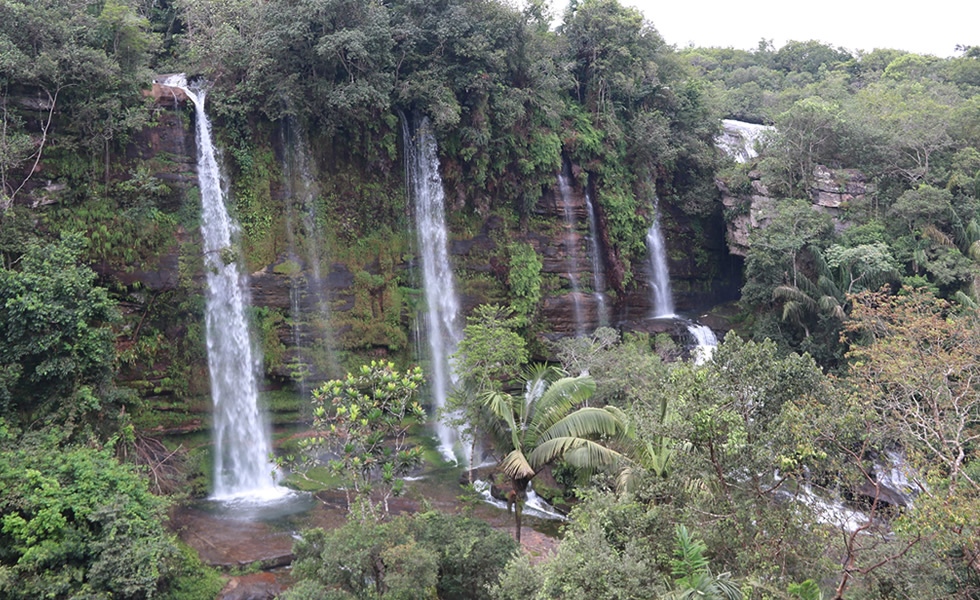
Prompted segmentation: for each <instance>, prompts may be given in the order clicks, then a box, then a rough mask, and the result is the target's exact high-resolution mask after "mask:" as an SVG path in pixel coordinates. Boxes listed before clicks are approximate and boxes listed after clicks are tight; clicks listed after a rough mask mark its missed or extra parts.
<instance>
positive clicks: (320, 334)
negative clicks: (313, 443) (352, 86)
mask: <svg viewBox="0 0 980 600" xmlns="http://www.w3.org/2000/svg"><path fill="white" fill-rule="evenodd" d="M282 138H283V165H282V167H283V182H284V190H283V191H284V193H285V196H286V209H287V219H286V237H287V242H288V243H289V256H290V258H291V259H292V260H296V261H297V264H296V265H295V266H294V267H293V269H292V272H291V273H290V286H289V301H290V320H291V321H292V329H293V343H294V345H295V347H296V348H297V351H300V352H304V351H305V354H306V355H304V354H302V353H301V354H299V355H297V356H296V358H295V364H293V366H292V368H293V370H294V371H295V372H296V373H295V378H296V379H297V380H298V381H299V384H300V391H301V392H302V394H303V396H304V397H306V396H307V395H308V392H309V377H310V375H312V374H313V371H314V366H313V365H314V363H315V362H316V361H315V360H314V359H313V357H312V356H311V355H310V354H311V353H312V352H316V351H320V352H323V353H325V354H326V356H325V357H323V358H324V359H325V362H326V363H327V370H328V371H329V372H331V373H336V372H338V371H339V369H338V368H337V366H336V361H335V358H334V354H333V347H332V346H333V345H332V343H331V341H332V336H331V335H330V330H329V325H328V324H329V322H330V304H329V299H330V297H329V292H328V289H327V285H326V281H325V280H324V278H323V276H322V275H321V267H320V265H321V262H322V252H323V237H322V235H321V233H320V228H319V226H318V224H317V197H318V195H319V188H318V186H317V183H316V178H315V177H314V176H313V171H312V169H311V167H310V154H309V151H308V147H307V144H306V141H305V140H304V139H303V136H302V133H301V132H300V131H299V129H298V128H297V127H296V123H295V120H294V119H293V118H292V117H288V118H287V119H286V120H285V121H284V125H283V127H282ZM300 256H302V262H303V263H305V264H306V266H307V270H306V271H302V270H301V269H300V265H299V262H300V260H299V257H300ZM310 298H312V299H313V302H312V303H311V302H309V300H308V299H310ZM304 300H305V301H304ZM310 304H312V308H313V310H312V312H311V311H310ZM304 324H305V325H306V326H307V327H306V330H305V335H304V328H303V325H304Z"/></svg>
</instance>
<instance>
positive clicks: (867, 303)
mask: <svg viewBox="0 0 980 600" xmlns="http://www.w3.org/2000/svg"><path fill="white" fill-rule="evenodd" d="M847 332H848V334H849V335H850V336H851V338H852V339H854V340H855V343H854V344H852V346H851V351H850V353H849V354H848V357H849V359H850V360H851V365H852V367H851V371H850V373H849V381H851V382H852V383H853V384H854V386H855V387H854V396H855V397H857V398H861V399H862V401H863V402H864V403H865V404H867V405H869V406H868V407H869V408H870V409H872V410H874V411H875V413H876V414H878V415H879V416H880V420H881V423H882V426H883V427H884V428H885V430H886V432H887V436H888V437H889V438H890V439H893V440H895V441H897V442H901V444H902V446H903V448H905V450H906V452H907V453H908V455H909V460H910V461H911V464H912V465H913V467H914V468H915V469H916V470H917V471H918V472H919V473H920V474H921V475H922V477H923V479H924V480H925V481H926V482H927V487H924V489H923V494H922V498H921V500H919V501H917V502H916V510H915V514H914V517H913V518H914V519H915V520H916V521H917V522H918V523H917V526H918V527H921V529H920V531H923V532H929V533H932V534H933V535H935V536H936V537H937V538H938V540H939V542H940V545H941V547H943V548H944V549H946V550H950V549H952V548H955V547H956V546H959V547H960V548H961V549H962V551H963V553H964V554H963V559H964V560H965V561H966V562H965V564H966V565H970V566H971V568H973V569H977V563H976V561H977V559H978V557H980V537H978V535H977V532H976V531H975V530H974V528H972V527H963V525H962V523H963V522H964V521H963V519H964V518H967V517H966V515H970V514H976V512H977V510H980V476H978V474H977V471H976V467H977V464H978V463H977V462H976V461H977V454H976V445H977V443H978V442H980V393H978V392H980V389H978V382H980V365H978V363H977V360H976V357H977V356H978V355H980V323H978V322H977V317H976V314H975V313H973V312H967V313H966V314H962V315H957V314H955V313H954V312H952V307H951V305H950V304H949V303H948V302H946V301H944V300H939V299H937V298H935V297H933V296H932V295H931V294H929V293H927V292H923V291H920V290H907V291H906V293H903V294H900V295H897V296H891V295H887V294H885V293H882V292H878V293H871V292H865V293H863V294H861V295H859V296H857V297H856V298H855V305H854V309H853V311H852V313H851V320H850V322H849V323H848V324H847Z"/></svg>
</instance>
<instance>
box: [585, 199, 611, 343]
mask: <svg viewBox="0 0 980 600" xmlns="http://www.w3.org/2000/svg"><path fill="white" fill-rule="evenodd" d="M585 210H586V211H587V213H588V219H589V252H590V254H591V255H592V256H591V258H592V289H593V290H594V291H593V292H592V295H593V296H594V297H595V299H596V306H597V307H598V309H599V326H600V327H607V326H608V325H609V307H607V306H606V295H605V291H606V273H605V270H604V269H603V268H602V251H601V250H600V249H599V232H598V228H597V227H596V220H597V215H596V213H595V208H594V207H593V206H592V196H591V194H589V190H588V189H586V190H585Z"/></svg>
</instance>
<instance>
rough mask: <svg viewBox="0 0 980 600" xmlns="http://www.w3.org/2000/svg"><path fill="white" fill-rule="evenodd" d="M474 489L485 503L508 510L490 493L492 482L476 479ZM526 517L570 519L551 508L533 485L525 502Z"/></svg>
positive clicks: (501, 501) (524, 511)
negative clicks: (535, 490)
mask: <svg viewBox="0 0 980 600" xmlns="http://www.w3.org/2000/svg"><path fill="white" fill-rule="evenodd" d="M473 489H474V490H476V492H477V493H478V494H480V496H481V497H482V498H483V501H484V502H486V503H487V504H492V505H493V506H496V507H497V508H499V509H501V510H508V509H507V503H506V502H504V501H503V500H499V499H497V498H494V497H493V495H492V494H491V493H490V482H489V481H483V480H482V479H476V480H474V481H473ZM522 514H524V515H525V516H530V517H537V518H539V519H547V520H549V521H567V520H568V517H566V516H565V515H563V514H561V513H560V512H558V511H557V510H555V507H553V506H551V505H550V504H548V503H547V502H545V501H544V499H543V498H541V496H538V495H537V494H536V493H535V492H534V489H533V488H532V487H531V485H530V484H529V485H528V488H527V500H525V501H524V510H523V512H522Z"/></svg>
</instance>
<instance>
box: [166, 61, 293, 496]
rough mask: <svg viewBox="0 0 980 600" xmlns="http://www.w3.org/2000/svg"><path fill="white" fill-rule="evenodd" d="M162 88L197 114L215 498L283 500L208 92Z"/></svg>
mask: <svg viewBox="0 0 980 600" xmlns="http://www.w3.org/2000/svg"><path fill="white" fill-rule="evenodd" d="M161 85H164V86H168V87H174V88H179V89H181V90H183V91H184V93H186V94H187V96H188V98H190V100H191V102H193V103H194V107H195V109H196V113H197V119H196V120H197V127H196V139H197V153H198V157H197V158H198V162H197V175H198V181H199V185H200V189H201V205H202V210H201V235H202V237H203V238H204V265H205V269H204V271H205V275H206V278H207V306H206V309H205V328H206V336H207V347H208V367H209V371H210V376H211V399H212V401H213V404H214V424H213V428H214V492H213V494H212V498H214V499H217V500H232V499H256V500H266V499H273V498H279V497H282V496H283V495H286V494H287V493H288V491H287V490H285V488H280V487H278V486H276V484H275V481H274V479H273V475H272V473H273V465H272V463H271V462H270V461H269V455H270V454H271V447H272V445H271V443H270V440H269V430H268V425H267V423H266V421H265V418H264V416H263V415H262V413H261V411H260V410H259V402H258V382H257V381H256V373H257V371H258V368H259V365H260V363H261V357H260V356H258V353H257V352H256V351H255V347H254V346H253V344H252V339H251V336H250V332H249V329H248V322H247V320H246V317H245V309H246V306H247V304H248V297H247V289H248V287H247V281H246V278H245V276H244V275H243V274H242V273H241V272H240V271H239V269H238V264H237V262H236V260H235V259H236V258H237V256H236V253H235V252H232V248H233V245H232V237H233V236H235V235H237V233H238V227H237V225H236V224H235V223H234V221H232V219H231V217H230V216H229V214H228V211H227V209H226V208H225V199H224V192H223V190H222V186H221V173H220V170H219V167H218V161H217V159H216V156H215V148H214V144H213V142H212V140H211V123H210V121H209V120H208V117H207V113H206V112H205V110H204V100H205V90H204V89H202V88H199V87H195V88H194V89H193V90H192V89H190V88H189V86H188V84H187V80H186V78H185V77H184V76H183V75H174V76H171V77H169V78H167V79H166V80H165V81H163V82H161Z"/></svg>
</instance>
